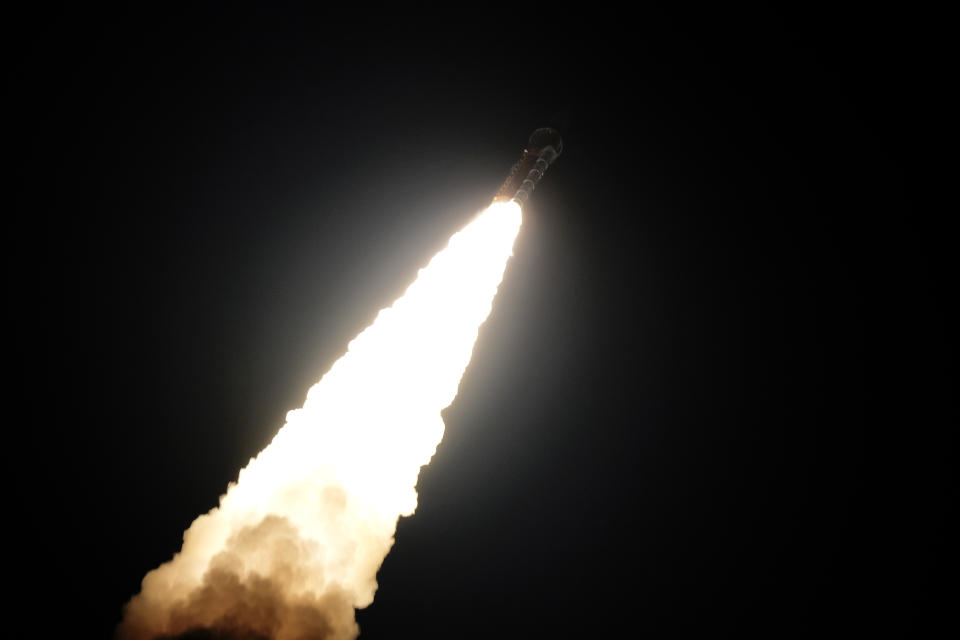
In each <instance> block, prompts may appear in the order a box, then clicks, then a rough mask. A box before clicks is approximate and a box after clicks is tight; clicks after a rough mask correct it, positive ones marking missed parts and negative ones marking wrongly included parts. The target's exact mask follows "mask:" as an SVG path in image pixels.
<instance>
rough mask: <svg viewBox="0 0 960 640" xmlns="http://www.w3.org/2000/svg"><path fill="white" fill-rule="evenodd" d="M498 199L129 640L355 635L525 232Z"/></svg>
mask: <svg viewBox="0 0 960 640" xmlns="http://www.w3.org/2000/svg"><path fill="white" fill-rule="evenodd" d="M520 222H521V214H520V207H519V206H518V205H517V204H516V203H513V202H503V203H495V204H493V205H491V206H490V207H489V208H488V209H487V210H486V211H484V212H482V213H481V214H480V215H479V216H477V217H476V218H475V219H474V220H472V221H471V222H470V223H469V224H468V225H467V226H466V227H465V228H464V229H463V230H461V231H460V232H458V233H456V234H454V236H453V237H452V238H451V239H450V243H449V245H448V246H447V247H446V248H445V249H443V250H442V251H441V252H440V253H438V254H437V255H436V256H435V257H434V258H433V259H432V260H431V261H430V263H429V264H428V265H427V267H425V268H424V269H421V270H420V272H419V274H418V277H417V279H416V281H415V282H414V283H413V284H412V285H410V287H409V288H408V289H407V291H406V292H405V293H404V295H403V296H402V297H401V298H399V299H398V300H397V301H396V302H395V303H394V304H393V306H392V307H389V308H387V309H383V310H382V311H381V312H380V313H379V314H378V315H377V318H376V320H375V321H374V323H373V324H372V325H371V326H369V327H368V328H367V329H366V330H364V331H363V332H362V333H360V335H358V336H357V337H356V338H354V340H353V341H352V342H351V343H350V346H349V349H348V351H347V353H346V354H345V355H344V356H342V357H341V358H340V359H339V360H338V361H337V362H336V363H335V364H334V365H333V367H332V368H331V369H330V371H328V372H327V374H326V375H324V376H323V378H322V379H321V380H320V382H318V383H317V384H315V385H314V386H313V387H312V388H311V389H310V390H309V391H308V392H307V397H306V401H305V402H304V405H303V407H302V408H300V409H296V410H294V411H290V412H289V413H288V414H287V422H286V424H285V425H284V426H283V428H281V429H280V431H279V432H278V433H277V435H276V436H275V437H274V439H273V441H272V442H271V443H270V445H269V446H267V447H266V448H265V449H264V450H263V451H261V452H260V454H259V455H258V456H257V457H256V458H254V459H252V460H251V461H250V463H249V464H248V465H247V467H246V468H245V469H243V470H242V471H240V476H239V478H238V479H237V481H236V482H235V483H231V484H230V485H229V486H228V488H227V492H226V494H224V495H223V496H221V498H220V506H219V507H217V508H214V509H212V510H211V511H210V512H209V513H207V514H205V515H202V516H200V517H199V518H197V519H196V520H195V521H194V522H193V524H191V525H190V528H189V529H187V531H186V532H185V533H184V535H183V547H182V549H181V551H180V552H179V553H177V554H176V555H175V556H174V557H173V559H172V560H170V561H169V562H167V563H166V564H163V565H161V566H160V567H159V568H157V569H154V570H153V571H151V572H149V573H148V574H147V575H146V577H144V579H143V585H142V590H141V592H140V593H139V594H138V595H136V596H134V598H133V599H132V600H131V601H130V602H129V603H128V604H127V606H126V609H125V615H124V620H123V621H122V622H121V624H120V627H119V628H118V634H117V635H118V637H119V638H121V639H123V640H144V639H147V638H175V637H181V636H187V635H189V637H191V638H207V637H209V638H213V637H216V638H240V637H242V638H271V639H274V640H295V639H296V640H303V639H306V638H324V639H338V640H339V639H343V638H355V637H356V636H357V635H358V634H359V628H358V626H357V623H356V621H355V618H354V609H355V608H363V607H366V606H368V605H369V604H370V603H371V602H373V596H374V593H375V591H376V589H377V583H376V574H377V571H378V570H379V568H380V565H381V563H382V562H383V559H384V558H385V557H386V555H387V552H388V551H389V550H390V547H391V546H392V545H393V535H394V533H395V531H396V526H397V520H398V518H399V517H400V516H402V515H411V514H412V513H413V512H414V510H415V509H416V507H417V494H416V489H415V485H416V482H417V476H418V475H419V473H420V467H421V466H423V465H425V464H427V463H428V462H429V461H430V458H431V457H432V456H433V454H434V452H435V451H436V448H437V445H438V444H439V442H440V440H441V438H442V437H443V430H444V425H443V420H442V419H441V417H440V411H441V410H442V409H443V408H444V407H446V406H448V405H449V404H450V403H451V402H452V401H453V399H454V397H455V396H456V394H457V388H458V386H459V383H460V378H461V376H462V375H463V372H464V370H465V369H466V367H467V364H468V363H469V361H470V357H471V355H472V352H473V344H474V342H475V341H476V338H477V332H478V330H479V327H480V325H481V324H482V323H483V322H484V320H485V319H486V317H487V315H488V314H489V313H490V308H491V305H492V303H493V297H494V295H495V294H496V291H497V287H498V286H499V284H500V280H501V279H502V277H503V272H504V269H505V268H506V263H507V260H508V258H509V257H510V255H511V251H512V247H513V242H514V239H515V238H516V235H517V232H518V231H519V229H520Z"/></svg>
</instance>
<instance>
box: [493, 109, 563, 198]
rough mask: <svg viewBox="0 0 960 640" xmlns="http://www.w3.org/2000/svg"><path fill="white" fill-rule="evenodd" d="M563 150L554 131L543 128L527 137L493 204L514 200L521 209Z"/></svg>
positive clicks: (558, 136)
mask: <svg viewBox="0 0 960 640" xmlns="http://www.w3.org/2000/svg"><path fill="white" fill-rule="evenodd" d="M562 151H563V141H562V140H561V139H560V133H559V132H558V131H557V130H556V129H551V128H549V127H544V128H541V129H537V130H536V131H534V132H533V133H532V134H531V135H530V139H529V140H528V142H527V146H526V148H525V149H524V150H523V154H522V155H521V156H520V160H519V161H518V162H517V163H516V164H515V165H513V168H512V169H511V170H510V173H509V175H507V179H506V180H505V181H504V183H503V184H502V185H501V186H500V189H499V190H498V191H497V195H496V196H494V198H493V201H494V202H505V201H508V200H513V201H515V202H517V203H518V204H519V205H520V206H521V207H522V206H523V205H524V204H525V203H526V201H527V199H529V198H530V194H531V193H533V190H534V189H535V188H536V186H537V183H539V182H540V179H541V178H542V177H543V174H544V172H546V170H547V168H548V167H549V166H550V165H551V164H552V163H553V161H554V160H556V159H557V156H559V155H560V153H561V152H562Z"/></svg>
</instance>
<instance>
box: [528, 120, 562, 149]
mask: <svg viewBox="0 0 960 640" xmlns="http://www.w3.org/2000/svg"><path fill="white" fill-rule="evenodd" d="M528 144H529V146H530V150H531V151H539V150H541V149H543V148H544V147H553V149H554V151H556V152H557V155H560V154H561V153H562V152H563V140H561V139H560V132H559V131H557V130H556V129H551V128H550V127H542V128H540V129H537V130H536V131H534V132H533V133H531V134H530V141H529V143H528Z"/></svg>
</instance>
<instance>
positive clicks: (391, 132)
mask: <svg viewBox="0 0 960 640" xmlns="http://www.w3.org/2000/svg"><path fill="white" fill-rule="evenodd" d="M411 11H412V10H411ZM558 12H559V13H560V14H561V15H557V13H558ZM581 12H585V14H584V15H581ZM361 13H363V12H361ZM405 18H406V19H404V20H395V19H394V18H393V16H386V15H383V14H379V13H377V12H375V11H374V10H373V9H372V8H370V9H369V11H367V12H366V15H361V16H351V17H346V16H341V15H334V14H319V13H317V14H315V15H306V14H304V13H296V14H293V13H290V14H287V13H284V12H280V11H268V10H255V11H247V10H240V9H237V8H229V9H227V8H224V9H222V10H220V11H205V12H196V11H191V12H184V13H179V14H169V13H163V11H162V9H161V8H160V7H157V8H156V9H155V13H154V12H149V11H147V10H145V9H140V10H137V11H126V12H120V13H116V12H102V13H97V14H90V13H86V12H79V11H77V12H59V11H55V10H52V9H51V10H49V11H48V12H46V13H44V14H42V15H34V16H30V17H28V18H24V19H23V20H22V22H19V23H12V26H11V30H13V31H19V33H17V34H15V35H17V36H22V37H18V38H17V39H15V40H14V41H13V44H12V45H11V46H10V50H9V55H10V59H11V60H12V61H13V65H12V71H11V74H10V77H11V78H12V85H11V87H12V91H11V97H10V100H9V105H10V106H12V107H13V109H12V115H10V116H8V118H9V120H8V125H9V130H10V131H11V135H12V140H13V149H14V150H15V151H16V152H15V153H14V154H12V156H13V159H14V161H15V164H16V168H15V169H14V171H13V173H12V174H11V175H12V177H13V178H14V180H13V187H12V193H13V194H14V196H15V198H14V200H13V202H14V205H13V206H14V207H15V208H14V209H13V210H12V211H10V212H8V225H9V226H8V230H7V234H6V239H7V245H8V251H7V264H8V269H7V282H8V291H9V292H10V295H11V298H10V299H11V304H10V307H9V309H8V316H9V317H10V318H11V319H12V322H11V325H10V327H11V328H10V329H9V332H8V339H9V341H10V343H11V345H12V346H13V349H12V351H13V352H14V354H15V355H16V356H24V357H15V358H14V359H13V361H12V362H11V364H10V367H11V368H12V369H13V374H14V375H13V377H14V379H15V380H16V386H15V387H14V393H13V394H12V402H11V405H12V408H13V409H16V411H17V415H18V416H22V417H17V418H15V419H14V420H11V422H10V424H9V432H10V433H11V434H14V435H15V436H16V437H18V438H19V437H20V436H21V435H22V436H23V438H24V440H23V444H17V445H16V446H11V448H10V449H8V451H7V455H8V457H10V458H11V460H13V462H14V464H13V465H12V466H11V469H12V471H13V474H12V475H13V479H12V480H11V482H12V483H13V484H12V486H13V487H14V489H15V490H14V491H13V494H14V495H15V496H16V498H15V500H16V502H17V506H18V507H19V508H21V509H22V510H23V513H24V518H22V519H21V520H19V522H24V523H26V525H25V527H26V528H25V529H23V530H22V531H18V535H22V536H23V537H25V538H27V539H28V540H29V541H30V544H29V545H28V546H29V547H30V548H31V549H36V551H31V552H29V553H25V554H23V557H21V558H18V563H20V562H24V561H25V562H26V568H27V571H26V572H25V574H26V576H27V578H26V580H25V581H24V582H23V583H22V584H23V588H22V592H23V593H24V594H26V595H27V599H28V600H30V601H32V602H52V603H53V604H54V605H55V606H54V608H53V613H54V615H50V614H49V612H48V613H47V614H44V615H38V616H32V617H29V621H30V624H31V625H39V628H41V629H44V628H46V627H47V626H49V625H56V624H59V623H65V624H67V625H68V626H70V627H72V629H73V630H74V632H75V633H76V635H77V637H108V636H109V634H110V633H111V630H112V628H113V626H114V625H115V624H116V623H117V622H118V621H119V617H120V614H121V608H122V605H123V604H124V603H125V602H126V600H127V599H129V597H131V596H132V595H133V594H134V593H135V592H136V591H137V590H138V589H139V581H140V579H141V578H142V576H143V574H144V573H145V572H146V571H148V570H149V569H151V568H153V567H155V566H157V565H158V564H160V563H162V562H164V561H166V560H167V559H169V557H170V556H171V555H172V554H173V553H174V552H175V551H176V550H178V549H179V546H180V536H181V534H182V531H183V530H184V529H185V528H186V527H187V526H188V525H189V523H190V522H191V521H192V519H193V518H194V517H196V516H197V515H199V514H200V513H203V512H205V511H207V510H208V509H210V508H211V507H212V506H214V505H215V504H216V501H217V498H218V496H219V495H220V493H221V492H222V491H223V490H224V489H225V487H226V484H227V482H228V481H231V480H233V479H235V477H236V473H237V471H238V470H239V469H240V468H241V467H242V466H243V465H245V464H246V462H247V460H248V459H249V458H250V457H251V456H253V455H255V454H256V452H257V451H259V450H260V448H262V447H263V446H264V445H266V444H267V443H268V442H269V441H270V439H271V438H272V436H273V434H274V433H275V432H276V429H277V428H278V427H279V426H280V425H281V424H282V423H283V416H284V414H285V412H286V411H287V410H289V409H291V408H295V407H297V406H299V405H300V403H301V402H302V399H303V395H304V393H305V391H306V389H307V388H308V387H309V386H310V385H311V384H312V383H313V382H314V381H315V380H316V379H318V378H319V377H320V375H321V374H322V373H323V372H324V371H326V369H327V368H328V367H329V366H330V365H331V364H332V363H333V361H334V360H335V359H336V358H337V357H338V356H339V355H340V354H341V353H342V352H343V351H344V350H345V348H346V344H347V342H348V341H349V340H350V339H351V338H352V337H353V336H354V335H355V334H356V333H357V332H358V331H359V330H360V329H362V328H363V327H364V326H366V325H367V324H368V323H369V322H370V321H371V320H372V319H373V317H374V315H375V314H376V312H377V311H378V310H379V309H380V308H381V307H383V306H386V305H388V304H389V303H391V302H392V301H393V299H394V298H395V297H396V296H398V295H399V294H400V293H401V292H402V291H403V289H404V288H405V287H406V285H407V284H408V283H409V282H410V281H411V280H412V279H413V277H414V275H415V273H416V270H417V269H418V268H419V267H421V266H422V265H423V264H425V262H426V261H427V260H428V259H429V257H430V256H431V255H432V254H433V253H434V252H435V251H437V250H438V249H439V248H441V247H442V246H443V245H444V243H445V241H446V239H447V238H448V237H449V235H450V234H451V233H452V232H453V231H455V230H456V229H457V228H459V227H460V226H462V225H463V223H464V222H465V221H466V220H467V219H469V217H470V216H472V215H473V214H474V213H475V212H476V211H478V210H480V209H482V208H483V207H484V206H486V204H487V203H488V202H489V199H490V197H491V195H492V193H493V192H494V191H495V190H496V188H497V187H498V186H499V183H500V181H501V180H502V179H503V177H504V176H505V174H506V172H507V170H508V169H509V168H510V166H511V164H512V163H513V162H514V160H515V159H516V158H517V157H518V156H519V152H520V150H521V147H522V145H523V143H524V142H525V140H526V136H527V135H528V134H529V132H530V131H531V130H533V129H534V128H535V127H537V126H542V125H552V126H555V127H558V128H560V129H561V131H562V133H563V135H564V141H565V152H564V154H563V155H562V156H561V158H560V159H559V160H558V161H557V163H556V165H555V166H554V167H553V168H552V169H551V170H550V171H549V172H548V174H547V176H546V178H545V180H544V182H543V183H542V185H541V187H540V189H538V191H537V192H536V194H535V196H534V198H533V200H532V201H531V204H530V206H529V208H528V211H527V212H526V215H525V224H524V227H523V229H522V231H521V235H520V237H519V239H518V241H517V244H516V247H515V257H514V258H513V259H512V261H511V262H510V264H509V267H508V269H507V273H506V276H505V280H504V283H503V285H502V287H501V290H500V293H499V295H498V298H497V300H496V303H495V306H494V310H493V313H492V315H491V317H490V319H489V321H488V322H487V324H486V325H485V326H484V327H483V329H482V331H481V333H480V337H479V340H478V343H477V347H476V351H475V356H474V359H473V363H472V365H471V367H470V368H469V369H468V371H467V373H466V375H465V377H464V378H463V381H462V384H461V390H460V395H459V396H458V398H457V400H456V401H455V403H454V404H453V405H452V406H451V407H450V408H448V409H447V410H446V411H445V412H444V416H445V419H446V423H447V433H446V436H445V439H444V441H443V443H442V444H441V445H440V447H439V449H438V451H437V454H436V456H435V457H434V459H433V461H432V463H431V464H430V466H429V467H426V468H425V469H424V470H423V472H422V474H421V476H420V483H419V493H420V506H419V508H418V510H417V513H416V515H415V516H414V517H412V518H409V519H403V520H402V521H401V522H400V524H399V528H398V532H397V544H396V545H395V547H394V549H393V550H392V551H391V553H390V555H389V556H388V557H387V559H386V561H385V563H384V565H383V567H382V569H381V571H380V574H379V582H380V589H379V591H378V593H377V597H376V600H375V602H374V604H373V605H372V606H371V607H370V608H369V609H367V610H364V611H361V612H359V613H358V619H359V622H360V625H361V630H362V634H361V635H362V637H363V638H387V637H391V638H396V637H422V638H434V637H436V638H441V637H442V638H456V637H473V636H476V637H508V638H514V637H516V638H521V637H523V638H527V637H548V636H550V635H554V636H557V637H572V636H574V635H578V636H579V637H611V636H617V635H623V636H624V637H629V636H633V635H635V634H636V635H640V634H643V635H645V636H652V637H661V636H675V635H683V634H686V633H688V632H691V631H692V632H697V633H704V632H710V633H715V634H718V635H721V636H726V635H733V634H737V635H740V634H764V635H766V636H772V637H783V636H790V635H794V634H797V635H807V634H809V633H817V634H820V633H824V632H827V631H838V630H839V631H844V632H849V633H854V634H856V635H861V634H863V635H865V634H867V633H875V632H879V631H890V630H894V631H897V632H901V633H908V632H909V633H911V634H920V633H921V632H923V631H924V630H927V631H929V630H931V629H933V628H935V627H936V626H937V625H939V624H943V623H949V624H955V617H954V616H952V615H949V612H950V610H951V609H953V608H955V602H956V597H957V592H956V587H955V582H954V578H953V576H954V575H955V573H954V571H955V551H954V549H953V545H951V544H949V543H950V541H951V540H950V532H949V531H948V527H947V522H948V519H949V517H950V516H951V515H952V514H953V512H954V510H955V507H954V501H955V490H954V489H953V488H952V486H951V482H952V475H953V471H952V468H951V464H952V462H953V442H954V437H953V435H952V431H951V430H952V425H951V423H950V420H951V417H952V414H953V413H955V412H954V409H953V383H952V381H951V380H950V376H951V375H952V371H953V369H954V364H953V362H954V361H953V358H954V333H953V325H952V324H951V323H952V319H953V318H954V314H953V312H952V307H953V299H954V298H955V295H956V286H955V284H954V282H953V281H952V280H951V278H950V277H948V274H949V273H950V269H951V267H952V263H953V256H952V253H953V251H954V248H953V245H954V242H953V236H951V235H950V233H949V229H948V225H947V224H946V219H947V218H948V217H949V216H951V215H952V214H953V213H954V212H953V211H951V210H950V209H951V207H948V206H944V205H941V204H939V203H937V202H936V201H935V198H933V197H931V195H930V194H931V193H932V192H933V189H934V188H935V186H936V184H937V183H938V182H940V181H941V180H943V179H945V177H946V171H945V170H939V171H938V170H937V169H936V167H937V166H938V165H937V164H936V163H935V162H934V161H933V159H934V158H935V155H936V153H937V151H938V150H939V149H940V147H943V146H945V144H946V143H944V142H941V140H942V139H943V136H944V129H943V126H942V124H940V121H939V119H938V115H940V114H942V113H943V112H944V107H943V106H942V105H943V102H942V100H943V98H944V96H945V94H946V91H945V89H944V87H947V86H948V85H949V82H950V78H951V75H950V74H947V73H945V72H943V71H942V70H941V69H940V66H939V65H938V62H939V61H940V60H942V58H943V49H944V48H945V47H943V46H942V45H941V44H940V43H941V42H942V40H941V38H942V36H941V35H940V34H939V30H938V29H937V24H938V23H939V22H940V21H942V19H943V17H942V16H940V17H938V16H935V15H930V16H925V15H903V14H894V13H887V14H878V13H876V12H864V13H862V14H861V13H856V12H850V13H848V14H844V15H839V14H837V13H835V12H816V11H808V12H795V13H771V12H760V13H757V12H741V13H729V12H714V13H710V14H703V13H689V14H684V13H682V12H674V13H667V12H657V11H645V12H643V13H641V14H635V15H629V16H628V15H626V14H623V15H616V14H614V13H606V12H601V11H600V10H599V9H592V8H590V7H580V8H578V9H577V10H573V9H567V10H561V9H559V8H553V9H551V8H549V7H546V8H544V10H543V14H542V15H539V16H536V17H533V18H527V17H523V16H519V15H514V11H513V9H512V8H510V7H496V8H492V7H491V8H482V7H459V8H457V9H456V10H451V11H450V12H449V13H448V14H437V13H426V12H424V13H422V14H419V15H407V16H405ZM940 166H944V165H940ZM953 208H954V209H955V207H953ZM63 610H66V611H68V612H69V615H65V614H61V613H58V612H60V611H63ZM618 629H623V630H622V631H618ZM46 635H48V634H46V633H43V632H40V633H38V634H37V637H40V636H46Z"/></svg>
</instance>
